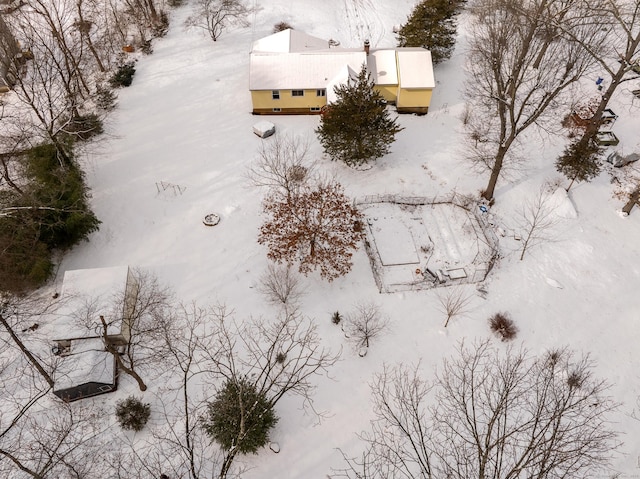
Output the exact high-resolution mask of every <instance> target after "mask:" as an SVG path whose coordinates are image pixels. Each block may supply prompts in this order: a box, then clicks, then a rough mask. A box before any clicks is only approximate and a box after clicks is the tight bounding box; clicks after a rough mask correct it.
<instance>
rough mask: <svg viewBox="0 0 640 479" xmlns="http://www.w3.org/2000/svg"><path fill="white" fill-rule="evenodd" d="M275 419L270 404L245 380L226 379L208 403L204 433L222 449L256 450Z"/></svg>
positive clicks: (245, 451) (274, 423)
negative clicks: (212, 399)
mask: <svg viewBox="0 0 640 479" xmlns="http://www.w3.org/2000/svg"><path fill="white" fill-rule="evenodd" d="M277 422H278V418H277V417H276V415H275V413H274V412H273V406H272V405H271V404H270V403H269V401H268V400H267V399H266V398H265V397H264V395H262V394H260V393H259V392H258V391H257V390H256V386H255V385H254V384H252V383H250V382H249V381H247V380H246V379H237V380H231V379H229V380H227V381H226V382H225V384H224V386H223V387H222V389H221V390H220V391H219V392H218V394H217V395H216V398H215V399H214V401H213V402H210V403H209V404H208V415H207V417H206V419H205V422H204V430H205V432H206V433H207V434H208V435H209V436H210V437H211V438H212V439H213V440H214V441H216V442H217V443H218V444H220V446H221V447H222V448H223V449H224V450H225V451H231V450H232V449H233V451H234V453H235V452H238V453H241V454H246V453H249V452H254V453H255V452H257V451H258V449H260V448H261V447H263V446H265V445H266V444H267V443H268V442H269V431H270V430H271V428H272V427H273V426H275V425H276V423H277Z"/></svg>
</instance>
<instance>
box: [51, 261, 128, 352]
mask: <svg viewBox="0 0 640 479" xmlns="http://www.w3.org/2000/svg"><path fill="white" fill-rule="evenodd" d="M137 294H138V281H137V279H136V277H135V275H134V274H133V273H132V272H131V270H130V269H129V267H128V266H115V267H110V268H91V269H77V270H69V271H66V272H65V273H64V279H63V282H62V291H61V302H62V305H63V306H62V307H61V308H60V309H59V310H58V311H57V312H56V317H55V318H54V320H53V322H54V326H55V329H56V333H55V336H54V338H53V340H54V341H56V342H57V341H69V340H71V339H80V338H101V337H102V325H101V319H100V318H101V317H104V318H105V320H106V323H107V325H108V328H107V339H108V340H109V342H111V343H112V344H115V345H124V344H127V342H128V341H129V338H130V335H131V334H130V325H131V318H132V316H133V314H134V308H135V301H136V297H137Z"/></svg>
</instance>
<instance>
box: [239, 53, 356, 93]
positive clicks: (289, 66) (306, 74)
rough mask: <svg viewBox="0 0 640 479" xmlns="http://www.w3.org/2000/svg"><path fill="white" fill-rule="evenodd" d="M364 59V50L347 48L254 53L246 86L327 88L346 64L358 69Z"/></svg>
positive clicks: (268, 88) (278, 88)
mask: <svg viewBox="0 0 640 479" xmlns="http://www.w3.org/2000/svg"><path fill="white" fill-rule="evenodd" d="M366 61H367V56H366V54H365V53H364V51H361V50H347V49H332V50H326V51H317V52H313V53H311V52H308V53H284V54H283V53H253V54H251V62H250V73H249V75H250V77H249V89H250V90H280V89H315V88H326V87H327V85H328V84H329V82H330V81H331V80H332V79H333V78H334V77H335V76H336V75H338V74H339V73H340V72H341V71H342V70H343V68H344V67H345V66H348V67H350V68H351V69H352V70H355V71H360V68H361V67H362V65H363V64H365V63H366Z"/></svg>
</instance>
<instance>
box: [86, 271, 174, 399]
mask: <svg viewBox="0 0 640 479" xmlns="http://www.w3.org/2000/svg"><path fill="white" fill-rule="evenodd" d="M132 276H133V277H134V278H135V282H134V283H132V284H133V286H132V287H131V289H126V290H124V291H121V292H118V293H116V294H115V295H113V296H112V297H111V298H109V299H108V300H107V301H106V303H107V306H106V309H104V310H102V309H100V308H102V307H104V306H103V304H104V303H102V302H101V301H102V300H101V298H86V303H85V307H84V308H83V311H80V312H78V313H76V314H77V319H78V323H79V324H80V325H82V326H84V327H86V328H87V329H88V330H89V331H92V332H94V334H96V335H97V336H98V337H101V338H102V339H103V342H104V345H105V348H106V350H107V351H108V352H110V353H111V354H113V357H114V358H115V360H116V363H117V364H118V369H119V370H120V371H122V372H124V373H125V374H128V375H129V376H131V377H132V378H133V379H135V381H136V382H137V383H138V387H139V388H140V391H145V390H146V389H147V384H146V383H145V381H144V379H143V376H145V375H148V374H157V373H158V369H159V368H160V364H161V363H162V362H163V361H164V360H165V359H166V358H167V355H168V351H167V350H166V347H165V342H164V338H165V335H164V331H165V330H166V329H168V328H170V327H171V323H172V321H174V318H175V315H174V314H173V308H174V302H175V298H174V296H173V293H172V291H171V290H170V289H169V288H168V287H166V286H164V285H162V284H161V283H160V282H159V280H158V278H157V277H156V276H154V275H153V274H151V273H149V272H147V271H143V270H141V269H136V270H134V271H132ZM119 325H121V326H119ZM113 327H118V328H120V327H121V328H122V332H123V336H124V338H125V341H124V343H123V344H122V343H120V342H118V341H114V340H113V339H112V338H111V337H110V336H111V335H112V328H113Z"/></svg>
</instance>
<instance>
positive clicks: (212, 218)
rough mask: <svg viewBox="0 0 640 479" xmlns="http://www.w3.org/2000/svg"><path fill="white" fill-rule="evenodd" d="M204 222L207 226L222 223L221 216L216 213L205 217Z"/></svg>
mask: <svg viewBox="0 0 640 479" xmlns="http://www.w3.org/2000/svg"><path fill="white" fill-rule="evenodd" d="M202 222H203V223H204V225H205V226H215V225H217V224H218V223H220V215H217V214H215V213H209V214H208V215H206V216H205V217H204V219H203V220H202Z"/></svg>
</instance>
